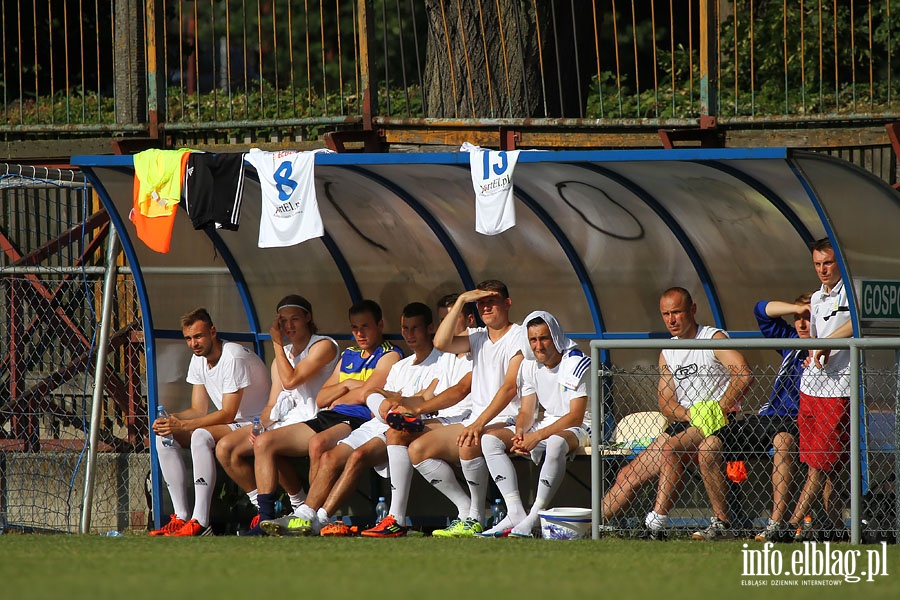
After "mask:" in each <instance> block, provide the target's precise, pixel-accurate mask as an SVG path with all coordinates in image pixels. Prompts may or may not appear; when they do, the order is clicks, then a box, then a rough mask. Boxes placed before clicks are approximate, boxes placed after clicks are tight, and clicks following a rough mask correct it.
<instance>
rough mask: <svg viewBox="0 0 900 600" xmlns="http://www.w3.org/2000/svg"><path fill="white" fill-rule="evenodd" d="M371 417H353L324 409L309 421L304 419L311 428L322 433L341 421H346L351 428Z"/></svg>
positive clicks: (357, 426)
mask: <svg viewBox="0 0 900 600" xmlns="http://www.w3.org/2000/svg"><path fill="white" fill-rule="evenodd" d="M368 420H369V419H361V418H359V417H351V416H350V415H343V414H341V413H339V412H335V411H333V410H322V411H319V413H318V414H317V415H316V416H315V417H314V418H312V419H310V420H309V421H304V423H305V424H306V425H309V428H310V429H312V430H313V431H315V432H316V433H321V432H323V431H325V430H326V429H331V428H332V427H334V426H335V425H340V424H341V423H346V424H347V425H349V426H350V430H351V431H353V430H354V429H358V428H359V426H360V425H362V424H363V423H365V422H366V421H368Z"/></svg>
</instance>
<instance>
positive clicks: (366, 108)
mask: <svg viewBox="0 0 900 600" xmlns="http://www.w3.org/2000/svg"><path fill="white" fill-rule="evenodd" d="M357 6H358V13H357V15H358V22H357V23H358V27H359V77H360V85H361V86H362V89H363V100H362V119H363V129H364V130H366V131H371V130H372V119H373V117H374V116H375V114H376V113H377V112H378V82H377V81H374V79H373V77H374V73H375V69H374V65H373V64H372V61H373V57H374V44H375V31H374V28H375V25H374V23H375V21H374V18H373V10H374V9H373V7H372V0H357Z"/></svg>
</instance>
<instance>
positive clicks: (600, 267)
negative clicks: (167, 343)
mask: <svg viewBox="0 0 900 600" xmlns="http://www.w3.org/2000/svg"><path fill="white" fill-rule="evenodd" d="M72 163H73V164H75V165H78V166H80V167H81V168H82V169H83V170H84V171H85V173H86V174H87V176H88V178H89V179H90V180H91V182H92V183H93V184H94V186H95V188H96V190H97V191H98V193H99V194H100V197H101V198H102V201H103V203H104V205H105V206H106V208H107V209H108V210H109V212H110V214H111V216H112V219H113V222H114V224H115V225H116V228H117V230H118V232H119V234H120V236H121V237H122V239H123V245H124V247H125V252H126V255H127V258H128V260H129V263H130V265H131V266H132V268H133V269H134V273H135V281H136V284H137V286H138V293H139V294H140V296H141V303H142V308H143V315H144V320H145V323H144V325H145V331H146V332H150V335H149V336H148V340H147V341H148V342H149V343H148V347H151V343H153V342H154V341H155V340H157V339H164V338H167V337H169V338H171V337H175V338H179V339H180V331H179V330H178V329H177V328H178V319H179V316H180V315H181V314H183V313H185V312H187V311H188V310H190V309H191V308H193V307H195V306H200V305H203V306H206V307H207V308H209V310H210V312H211V313H212V315H213V318H214V319H215V321H216V324H217V327H218V329H219V330H220V331H228V332H236V333H237V334H240V333H243V334H246V335H245V336H240V335H238V337H240V338H241V339H244V340H248V341H258V340H260V339H265V338H266V337H267V336H268V328H269V323H270V319H271V318H272V314H273V312H274V305H275V303H276V302H277V301H278V299H279V298H281V297H282V296H284V295H286V294H288V293H300V294H302V295H304V296H306V297H307V298H308V299H309V300H310V301H311V302H312V304H313V307H314V312H315V320H316V322H317V324H318V325H319V328H320V330H322V331H325V332H329V333H332V334H344V333H345V332H346V330H347V324H346V323H347V321H346V311H347V308H348V307H349V305H350V304H351V303H352V302H354V301H355V300H358V299H360V298H363V297H366V298H372V299H374V300H376V301H378V302H379V303H380V304H381V305H382V307H383V308H384V311H385V322H386V330H387V331H389V332H394V333H396V332H397V331H398V329H399V322H398V321H399V319H398V317H397V315H399V313H400V311H401V309H402V307H403V306H404V305H405V304H406V303H408V302H411V301H414V300H420V301H424V302H426V303H428V304H429V305H433V304H434V302H435V301H436V300H437V299H438V298H439V297H440V296H441V295H443V294H445V293H448V292H453V291H462V290H463V289H469V288H472V287H474V285H475V283H477V282H478V281H480V280H482V279H487V278H496V279H501V280H503V281H504V282H506V283H507V285H508V286H509V289H510V294H511V296H512V298H513V313H512V318H513V319H516V320H521V319H522V318H523V317H524V316H525V315H526V314H528V313H529V312H530V311H531V310H534V309H544V310H548V311H550V312H552V313H554V314H555V315H556V316H557V317H558V318H559V320H560V322H561V323H562V324H563V326H564V327H565V329H566V331H567V332H568V333H569V335H570V336H572V337H574V338H577V339H582V340H586V339H592V338H601V337H646V336H648V335H655V334H654V333H653V332H657V333H658V334H659V335H665V333H664V329H663V327H662V323H661V322H660V318H659V312H658V298H659V293H660V292H661V291H662V290H664V289H666V288H667V287H670V286H673V285H680V286H683V287H686V288H688V289H689V290H691V291H692V292H693V294H694V298H695V300H696V301H697V304H698V320H700V321H701V322H706V323H713V324H716V325H718V326H719V327H723V328H726V329H728V330H730V331H731V332H732V334H733V335H758V334H757V332H756V323H755V320H754V318H753V315H752V306H753V303H754V302H755V301H756V300H759V299H786V300H790V299H793V298H794V297H796V296H797V295H798V294H799V293H801V292H803V291H811V290H813V289H816V288H817V287H818V285H819V284H818V280H817V278H816V276H815V273H814V272H813V269H812V265H811V261H810V255H809V250H808V244H809V243H810V242H811V241H813V240H815V239H817V238H820V237H824V236H826V235H827V236H829V237H831V239H832V242H833V244H834V246H835V248H836V250H837V252H836V254H837V257H838V261H839V264H840V267H841V270H842V273H843V276H844V279H845V281H854V282H855V283H856V282H858V281H859V280H860V279H874V280H897V279H900V251H898V250H897V248H896V247H895V246H896V244H895V241H894V240H895V238H896V235H895V234H896V232H897V231H898V230H900V196H898V194H897V192H895V191H894V190H893V189H891V188H890V187H889V186H888V185H886V184H885V183H884V182H882V181H881V180H879V179H877V178H875V177H874V176H872V175H871V174H869V173H867V172H865V171H863V170H861V169H858V168H857V167H855V166H853V165H851V164H849V163H846V162H844V161H840V160H838V159H834V158H830V157H826V156H821V155H816V154H812V153H808V152H800V151H791V150H787V149H716V150H708V149H678V150H632V151H592V152H583V151H578V152H568V151H563V152H522V153H521V154H520V155H519V159H518V164H517V166H516V169H515V174H514V183H515V195H516V214H517V224H516V226H515V227H514V228H512V229H510V230H507V231H506V232H504V233H502V234H500V235H497V236H484V235H481V234H479V233H476V232H475V228H474V221H475V217H474V205H475V203H474V194H473V191H472V184H471V177H470V175H469V158H468V154H466V153H440V154H437V153H435V154H377V155H366V154H342V155H340V154H318V155H317V156H316V171H315V179H316V190H317V194H318V202H319V209H320V212H321V214H322V219H323V222H324V224H325V232H326V233H325V236H324V237H323V238H319V239H315V240H310V241H307V242H304V243H303V244H300V245H297V246H292V247H289V248H281V249H271V248H267V249H260V248H258V247H257V236H258V231H259V212H260V200H259V184H258V182H257V181H254V180H252V175H254V174H255V173H254V171H253V169H250V168H248V175H250V177H248V180H247V184H246V187H245V192H244V202H243V207H242V213H241V225H240V230H239V231H237V232H231V231H222V232H220V233H217V234H211V235H210V236H209V237H208V236H207V235H206V234H204V233H203V232H199V231H194V230H193V229H192V227H191V224H190V220H189V218H188V217H187V215H186V214H184V211H180V212H181V213H182V214H181V215H180V216H178V217H177V219H176V226H175V232H174V235H173V240H172V247H171V251H170V253H169V254H157V253H155V252H153V251H150V250H149V249H147V248H146V247H145V246H144V245H143V243H142V242H140V241H139V240H138V239H137V237H136V236H135V235H134V228H133V226H132V225H131V224H130V223H129V222H128V218H127V215H128V212H129V211H130V209H131V205H132V184H133V170H132V158H131V157H130V156H76V157H72ZM851 287H852V288H853V289H851V292H852V297H851V302H852V304H853V307H854V310H853V311H852V314H853V324H854V330H855V332H856V335H860V332H861V326H864V327H868V326H878V325H885V323H878V322H873V323H867V322H861V321H860V318H859V317H860V313H859V311H858V307H859V300H858V292H859V290H858V287H857V286H851ZM234 337H235V333H233V334H232V335H231V338H232V339H234ZM345 338H346V336H345ZM157 353H158V354H160V359H159V360H161V361H164V360H165V356H164V354H165V353H164V352H163V353H159V347H157ZM156 360H157V359H156V358H155V357H154V356H153V353H152V352H148V370H149V372H150V373H151V374H153V373H157V372H159V373H162V372H163V371H165V369H163V368H162V367H160V369H159V370H157V369H156V365H155V364H154V363H155V361H156ZM617 360H618V358H617ZM150 379H151V381H150V388H151V389H150V392H151V396H155V394H154V387H155V383H154V382H153V381H152V379H153V377H152V376H151V377H150ZM166 379H168V378H166V377H165V376H163V380H164V381H165V380H166ZM172 381H174V379H172Z"/></svg>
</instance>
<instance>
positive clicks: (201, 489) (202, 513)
mask: <svg viewBox="0 0 900 600" xmlns="http://www.w3.org/2000/svg"><path fill="white" fill-rule="evenodd" d="M191 459H192V460H193V461H194V515H193V517H192V518H194V519H197V522H198V523H200V524H201V525H203V526H204V527H206V526H207V525H209V505H210V504H211V503H212V495H213V488H214V487H216V440H215V439H214V438H213V436H212V434H211V433H210V432H209V431H207V430H206V429H195V430H194V433H192V434H191Z"/></svg>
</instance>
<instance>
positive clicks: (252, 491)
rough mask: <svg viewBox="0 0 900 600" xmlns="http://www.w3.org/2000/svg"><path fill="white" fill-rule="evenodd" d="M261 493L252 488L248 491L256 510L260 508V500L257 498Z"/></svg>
mask: <svg viewBox="0 0 900 600" xmlns="http://www.w3.org/2000/svg"><path fill="white" fill-rule="evenodd" d="M258 494H259V492H258V491H256V490H250V491H249V492H247V497H248V498H250V504H252V505H253V506H255V507H256V510H259V500H257V499H256V496H257V495H258Z"/></svg>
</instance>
